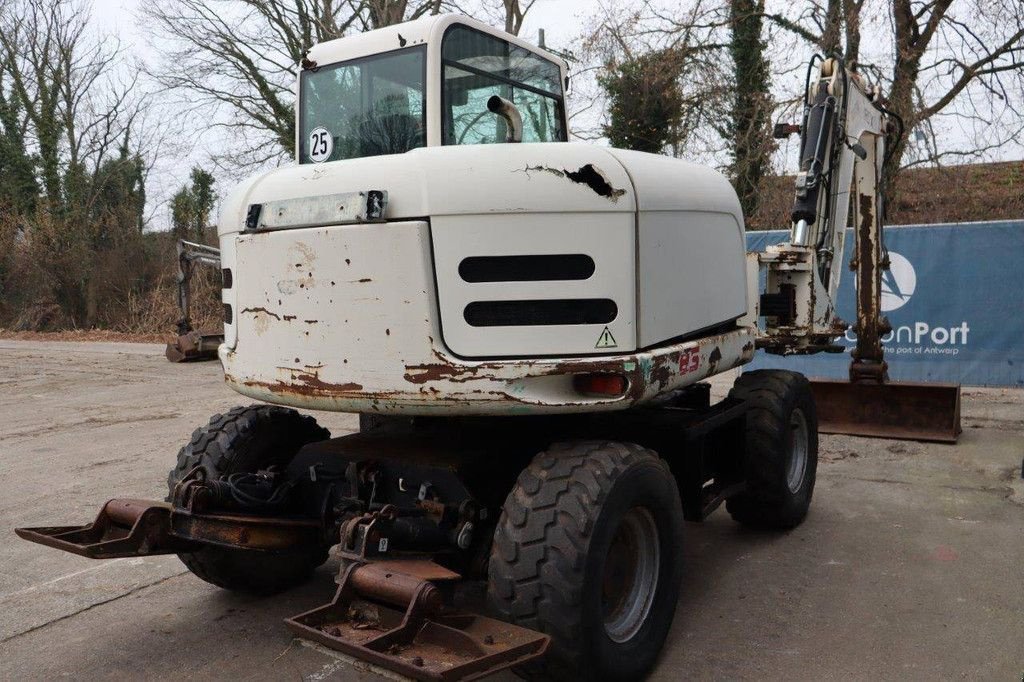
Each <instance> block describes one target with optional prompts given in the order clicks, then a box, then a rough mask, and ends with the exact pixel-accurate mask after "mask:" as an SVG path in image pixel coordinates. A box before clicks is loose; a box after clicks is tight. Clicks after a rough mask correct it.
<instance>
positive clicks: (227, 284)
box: [220, 268, 235, 289]
mask: <svg viewBox="0 0 1024 682" xmlns="http://www.w3.org/2000/svg"><path fill="white" fill-rule="evenodd" d="M220 275H221V281H222V284H221V286H222V287H223V288H225V289H230V288H231V287H232V286H234V284H235V280H234V277H232V276H231V268H223V269H222V270H221V271H220Z"/></svg>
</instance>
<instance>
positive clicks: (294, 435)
mask: <svg viewBox="0 0 1024 682" xmlns="http://www.w3.org/2000/svg"><path fill="white" fill-rule="evenodd" d="M330 435H331V434H330V432H329V431H328V430H327V429H325V428H323V427H321V426H318V425H317V423H316V420H315V419H313V418H312V417H309V416H305V415H301V414H299V413H298V412H296V411H295V410H290V409H286V408H283V407H274V406H270V405H249V406H246V407H236V408H233V409H232V410H230V411H229V412H228V413H227V414H215V415H214V416H213V417H211V418H210V422H209V423H208V424H207V425H206V426H202V427H200V428H198V429H196V430H195V431H194V432H193V433H192V440H191V441H189V443H188V445H186V446H185V447H183V448H182V449H181V451H180V452H179V453H178V462H177V465H176V466H175V467H174V468H173V469H171V473H170V475H169V476H168V477H167V486H168V489H169V491H170V493H169V494H168V500H170V495H171V494H173V492H174V487H175V485H177V483H178V481H180V480H181V479H182V478H183V477H184V476H185V475H186V474H187V473H188V472H189V471H191V470H192V469H194V468H195V467H196V466H202V467H203V469H204V470H205V471H206V475H207V476H208V477H209V478H211V479H219V478H221V477H222V476H227V475H228V474H232V473H237V472H242V471H244V472H253V471H257V470H259V469H264V468H267V467H269V466H271V465H277V466H279V467H282V468H283V467H285V466H287V465H288V463H289V462H290V461H291V460H292V458H293V457H294V456H295V453H297V452H298V451H299V449H300V448H301V447H302V446H303V445H305V444H307V443H312V442H315V441H319V440H324V439H326V438H330ZM327 550H328V548H327V547H324V546H320V545H317V546H315V547H304V548H302V549H301V550H292V551H289V552H285V553H270V552H260V551H255V550H245V549H231V548H224V547H213V546H207V547H203V548H202V549H199V550H197V551H195V552H189V553H185V554H179V555H178V558H179V559H181V562H182V563H183V564H185V566H186V567H187V568H188V569H189V570H190V571H192V573H194V574H195V575H196V576H197V577H199V578H201V579H203V580H205V581H206V582H208V583H212V584H214V585H216V586H218V587H223V588H224V589H228V590H235V591H239V592H249V593H254V594H273V593H275V592H280V591H281V590H285V589H288V588H289V587H292V586H294V585H298V584H300V583H302V582H304V581H305V580H306V579H307V578H309V576H310V574H311V573H312V572H313V570H314V569H315V568H316V567H317V566H319V565H321V564H322V563H324V561H326V560H327Z"/></svg>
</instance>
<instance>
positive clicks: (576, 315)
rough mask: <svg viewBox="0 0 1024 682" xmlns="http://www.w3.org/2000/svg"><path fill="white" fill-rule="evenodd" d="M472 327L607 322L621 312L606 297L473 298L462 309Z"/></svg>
mask: <svg viewBox="0 0 1024 682" xmlns="http://www.w3.org/2000/svg"><path fill="white" fill-rule="evenodd" d="M462 314H463V317H465V318H466V322H467V323H469V325H470V326H473V327H522V326H527V325H552V324H607V323H609V322H611V321H612V320H614V319H615V317H616V315H618V314H619V308H618V306H616V305H615V301H612V300H610V299H607V298H558V299H552V300H544V301H474V302H473V303H470V304H469V305H467V306H466V309H465V310H464V311H463V313H462Z"/></svg>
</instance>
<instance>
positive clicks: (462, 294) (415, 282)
mask: <svg viewBox="0 0 1024 682" xmlns="http://www.w3.org/2000/svg"><path fill="white" fill-rule="evenodd" d="M304 67H305V68H304V70H303V72H302V75H301V76H300V94H299V98H298V110H297V120H298V121H299V125H298V126H297V128H298V133H297V135H298V137H297V141H296V147H297V149H298V159H297V160H298V164H297V165H294V166H291V167H284V168H279V169H276V170H273V171H270V172H268V173H265V174H262V175H260V176H257V177H255V178H252V179H250V180H249V181H247V182H246V183H244V184H243V185H242V186H241V187H239V188H238V189H236V190H235V192H234V193H233V194H232V195H231V196H230V197H229V198H228V199H227V200H226V201H225V203H224V206H223V208H222V212H221V220H220V225H219V233H220V242H221V258H222V267H223V268H225V269H226V270H230V271H231V275H230V286H227V285H226V286H225V288H224V294H223V300H224V304H225V343H224V345H223V346H222V347H221V349H220V357H221V360H222V362H223V365H224V370H225V374H226V377H227V381H228V383H229V384H230V385H231V386H232V387H233V388H235V389H236V390H238V391H239V392H241V393H243V394H246V395H248V396H251V397H253V398H256V399H259V400H264V401H268V402H274V403H279V404H285V405H292V406H296V407H305V408H311V409H324V410H340V411H350V412H380V413H385V414H386V413H397V412H401V413H406V414H439V413H443V414H450V415H460V414H521V413H551V412H587V411H596V410H609V409H625V408H628V407H631V406H634V405H637V404H641V403H644V402H649V401H652V400H656V399H658V398H659V396H664V395H665V394H667V393H670V392H672V391H674V390H677V389H679V388H682V387H684V386H687V385H689V384H692V383H695V382H697V381H699V380H701V379H704V378H706V377H707V376H710V375H712V374H716V373H718V372H722V371H725V370H727V369H729V368H732V367H736V366H738V365H740V364H743V363H745V362H749V361H750V360H751V359H752V357H753V353H754V336H755V333H756V329H755V327H754V325H753V323H752V320H753V318H752V317H751V312H752V301H751V293H750V292H748V284H747V273H746V267H747V266H746V265H745V262H744V259H745V255H744V254H745V243H744V234H743V217H742V213H741V211H740V207H739V202H738V200H737V198H736V194H735V192H734V191H733V189H732V188H731V186H730V185H729V183H728V181H727V180H726V179H725V178H724V177H723V176H722V175H721V174H719V173H718V172H716V171H714V170H712V169H709V168H706V167H702V166H698V165H694V164H690V163H687V162H684V161H681V160H678V159H672V158H668V157H664V156H660V155H655V154H645V153H640V152H633V151H624V150H618V149H610V148H605V147H598V146H594V145H588V144H579V143H570V142H568V141H567V131H566V120H565V116H564V85H565V82H566V80H565V64H564V62H563V61H562V60H561V59H559V58H558V57H556V56H554V55H551V54H549V53H547V52H545V51H543V50H540V49H538V48H534V47H531V46H529V45H528V44H526V43H523V42H521V41H518V40H516V39H514V38H512V37H511V36H507V35H505V34H503V33H501V32H500V31H496V30H494V29H491V28H489V27H487V26H485V25H483V24H480V23H478V22H475V21H472V20H469V19H465V18H461V17H454V16H445V17H430V18H426V19H422V20H419V21H415V22H411V23H407V24H402V25H401V26H398V27H392V28H388V29H381V30H380V31H374V32H371V33H368V34H364V35H361V36H358V37H353V38H345V39H343V40H340V41H332V42H330V43H326V44H323V45H320V46H317V47H316V48H314V49H313V50H311V51H310V53H309V55H308V56H307V59H306V61H305V62H304ZM495 95H497V96H498V97H501V98H505V99H506V100H507V101H509V102H511V103H512V104H513V107H512V108H513V109H515V110H516V111H515V114H516V115H517V116H519V117H520V121H519V122H518V123H517V124H513V123H512V122H511V121H510V120H507V119H505V118H504V117H502V116H500V115H498V114H495V113H492V112H491V111H488V109H487V102H488V100H489V99H490V98H491V97H493V96H495ZM516 127H518V128H519V130H514V129H515V128H516ZM513 134H518V136H519V137H520V138H521V139H522V142H519V143H511V144H507V143H505V142H506V141H507V140H509V138H510V137H511V136H512V135H513ZM491 143H497V144H491ZM382 152H394V153H382ZM741 319H745V320H746V322H745V323H740V322H738V321H740V320H741Z"/></svg>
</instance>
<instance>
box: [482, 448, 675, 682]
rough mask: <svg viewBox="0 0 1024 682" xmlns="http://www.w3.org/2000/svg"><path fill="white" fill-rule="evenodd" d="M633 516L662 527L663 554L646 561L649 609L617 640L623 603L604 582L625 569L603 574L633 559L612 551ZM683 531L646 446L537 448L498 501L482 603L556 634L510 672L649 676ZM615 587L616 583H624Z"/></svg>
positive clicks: (666, 623) (668, 621)
mask: <svg viewBox="0 0 1024 682" xmlns="http://www.w3.org/2000/svg"><path fill="white" fill-rule="evenodd" d="M637 510H640V511H637ZM638 514H639V515H643V514H646V517H647V518H648V519H649V520H650V523H651V524H652V525H653V527H655V528H656V530H657V533H656V536H657V539H656V541H654V542H651V543H649V544H650V545H651V546H657V548H658V554H657V555H655V556H656V558H653V559H651V560H650V561H648V562H647V565H648V566H651V565H655V566H657V571H658V572H657V578H656V579H655V580H651V581H643V582H644V584H651V583H653V584H654V585H655V587H654V588H653V589H652V590H650V591H649V594H648V595H647V596H646V598H644V599H642V600H639V601H638V603H644V604H646V607H645V608H642V609H640V610H639V611H637V613H640V614H641V615H640V616H638V619H637V620H635V621H633V622H634V623H635V625H634V627H633V628H632V629H631V630H629V631H628V632H625V631H623V630H621V629H620V631H619V632H618V635H619V636H618V637H617V640H618V641H616V639H613V635H612V634H611V632H612V627H613V625H615V620H616V614H619V613H621V612H622V611H623V610H622V609H619V610H615V609H614V608H612V607H613V605H612V604H609V603H608V601H607V599H608V598H609V594H608V592H607V591H606V590H607V589H608V588H609V578H610V577H611V578H613V579H614V578H615V577H620V575H621V574H612V575H611V576H609V575H606V573H605V571H606V569H607V570H614V568H615V567H616V566H617V565H621V561H622V559H623V558H624V557H626V558H628V557H629V556H630V555H629V554H628V553H627V552H622V551H617V552H614V553H613V552H611V551H610V549H611V548H612V546H613V541H618V540H619V539H620V538H622V537H623V536H622V532H623V531H622V529H624V528H626V527H627V526H628V525H629V524H630V523H631V521H626V520H627V519H633V520H635V519H636V518H640V517H639V516H637V515H638ZM645 523H646V522H645ZM682 533H683V513H682V505H681V503H680V499H679V491H678V489H677V487H676V482H675V479H674V478H673V477H672V474H671V473H670V471H669V469H668V466H667V465H666V464H665V462H663V461H662V460H661V459H660V458H659V457H658V456H657V454H655V453H654V452H652V451H651V450H647V449H644V448H642V447H640V446H638V445H633V444H629V443H614V442H600V441H595V442H573V443H559V444H556V445H553V446H551V447H550V448H549V449H548V450H546V451H545V452H542V453H540V454H539V455H537V456H536V457H535V458H534V459H533V461H532V462H531V463H530V466H529V467H527V468H526V469H525V470H523V472H522V473H521V474H520V475H519V480H518V481H517V483H516V486H515V488H514V489H513V490H512V492H511V493H510V494H509V496H508V499H507V500H506V501H505V505H504V508H503V510H502V513H501V518H500V519H499V521H498V526H497V529H496V531H495V535H494V544H493V547H492V550H491V559H490V564H489V568H488V590H487V592H488V601H489V603H490V606H491V608H492V610H493V611H494V612H495V613H496V614H497V616H498V617H499V618H502V619H504V620H506V621H508V622H510V623H515V624H518V625H523V626H525V627H528V628H532V629H534V630H539V631H540V632H544V633H546V634H548V635H550V636H551V640H552V641H551V648H550V650H549V653H548V654H547V655H546V656H545V657H544V659H542V662H541V663H539V664H537V665H536V666H531V667H527V668H524V669H522V670H517V672H519V674H520V675H523V676H524V677H530V678H541V679H544V678H546V679H552V678H553V679H582V680H592V679H602V680H635V679H638V678H640V677H642V676H644V675H645V674H647V672H648V671H649V670H650V669H651V667H652V666H653V665H654V663H655V661H656V660H657V657H658V653H659V652H660V651H661V647H662V644H663V643H664V641H665V637H666V635H667V634H668V631H669V628H670V626H671V625H672V618H673V616H674V615H675V610H676V602H677V601H678V597H679V586H680V582H681V579H682V556H681V546H682ZM627 534H628V533H627ZM622 546H623V545H618V544H616V547H617V548H619V549H620V550H621V547H622ZM641 554H644V553H643V552H637V556H640V555H641ZM613 557H614V558H613ZM609 559H612V561H609ZM617 561H618V562H619V563H618V564H617V563H616V562H617ZM641 563H642V562H640V561H637V565H640V564H641ZM632 575H633V576H634V578H635V577H636V576H638V575H641V573H632ZM641 582H642V581H638V580H631V581H627V582H626V583H625V584H630V583H636V584H640V583H641ZM610 584H611V587H612V590H614V588H615V587H616V586H617V585H619V584H621V583H616V582H615V581H614V580H612V581H611V583H610ZM612 598H614V597H612ZM627 601H628V600H627ZM609 610H610V613H609Z"/></svg>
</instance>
